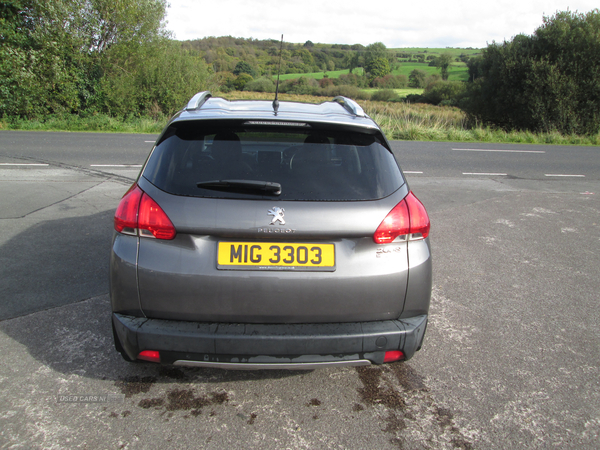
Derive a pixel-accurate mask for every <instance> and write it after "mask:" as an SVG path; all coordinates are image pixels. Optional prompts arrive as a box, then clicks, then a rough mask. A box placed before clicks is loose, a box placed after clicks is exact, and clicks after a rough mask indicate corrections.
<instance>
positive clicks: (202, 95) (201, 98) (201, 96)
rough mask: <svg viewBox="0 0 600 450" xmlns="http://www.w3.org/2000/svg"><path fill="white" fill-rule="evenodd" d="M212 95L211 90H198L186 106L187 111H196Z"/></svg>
mask: <svg viewBox="0 0 600 450" xmlns="http://www.w3.org/2000/svg"><path fill="white" fill-rule="evenodd" d="M211 97H212V94H211V93H210V91H202V92H198V93H197V94H196V95H194V96H193V97H192V99H191V100H190V101H189V102H188V104H187V106H186V107H185V109H186V111H194V110H196V109H199V108H201V107H202V105H204V102H206V100H208V99H209V98H211Z"/></svg>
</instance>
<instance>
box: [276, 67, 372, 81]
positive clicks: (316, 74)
mask: <svg viewBox="0 0 600 450" xmlns="http://www.w3.org/2000/svg"><path fill="white" fill-rule="evenodd" d="M348 72H349V71H348V69H345V70H333V71H331V72H312V73H286V74H281V76H280V77H279V79H280V80H292V79H294V78H300V77H306V78H314V79H315V80H320V79H321V78H324V77H325V73H326V74H327V76H328V77H329V78H339V76H340V75H342V74H347V73H348ZM354 73H355V74H357V75H362V73H363V69H362V67H359V68H357V69H354ZM273 79H274V80H276V79H277V75H273Z"/></svg>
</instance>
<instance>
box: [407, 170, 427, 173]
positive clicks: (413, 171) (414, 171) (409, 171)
mask: <svg viewBox="0 0 600 450" xmlns="http://www.w3.org/2000/svg"><path fill="white" fill-rule="evenodd" d="M404 173H423V172H417V171H416V170H405V171H404Z"/></svg>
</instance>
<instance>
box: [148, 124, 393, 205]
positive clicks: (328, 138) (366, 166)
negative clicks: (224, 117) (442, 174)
mask: <svg viewBox="0 0 600 450" xmlns="http://www.w3.org/2000/svg"><path fill="white" fill-rule="evenodd" d="M221 123H222V122H221ZM143 176H144V177H145V178H146V179H147V180H148V181H150V182H151V183H152V184H154V185H155V186H157V187H158V188H159V189H161V190H163V191H166V192H168V193H171V194H175V195H185V196H193V197H212V198H236V199H240V198H249V199H252V198H273V197H276V198H278V199H281V200H292V201H293V200H296V201H350V200H375V199H380V198H383V197H386V196H388V195H390V194H391V193H393V192H394V191H396V190H397V189H398V188H399V187H400V186H402V184H404V180H403V178H402V174H401V172H400V169H399V168H398V164H397V163H396V160H395V158H394V156H393V155H392V153H391V152H390V151H389V150H388V149H387V148H385V147H384V146H383V145H381V143H379V142H378V141H377V139H376V137H375V136H372V135H369V134H363V133H357V132H349V131H326V130H314V129H311V128H309V127H290V128H288V127H268V128H258V127H248V126H246V127H245V126H243V125H237V126H236V125H229V126H228V127H226V128H222V127H221V128H219V127H215V126H210V125H208V124H202V123H199V122H179V123H176V124H174V125H172V126H171V127H170V128H169V129H168V130H167V132H166V133H165V134H164V136H163V138H162V140H161V142H160V143H159V144H158V145H157V147H156V148H155V150H154V151H153V152H152V155H151V156H150V159H149V160H148V163H147V165H146V168H145V170H144V173H143ZM228 181H229V182H231V183H229V184H231V185H232V186H229V184H228V183H227V182H228ZM213 182H214V183H213ZM222 182H226V183H222ZM253 182H261V183H262V182H265V183H278V184H279V185H281V190H280V192H277V193H275V189H273V190H272V191H271V192H266V193H265V191H260V190H257V189H253V188H252V186H253V184H257V183H253ZM244 183H246V184H247V185H248V186H247V187H245V188H240V186H244Z"/></svg>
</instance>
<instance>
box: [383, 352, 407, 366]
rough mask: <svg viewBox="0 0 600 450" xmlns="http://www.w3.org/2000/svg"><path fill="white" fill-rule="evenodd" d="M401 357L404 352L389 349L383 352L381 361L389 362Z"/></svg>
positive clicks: (398, 359)
mask: <svg viewBox="0 0 600 450" xmlns="http://www.w3.org/2000/svg"><path fill="white" fill-rule="evenodd" d="M401 359H404V353H402V352H401V351H400V350H390V351H388V352H385V355H384V357H383V362H384V363H389V362H394V361H400V360H401Z"/></svg>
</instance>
